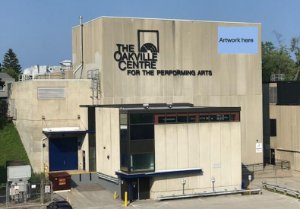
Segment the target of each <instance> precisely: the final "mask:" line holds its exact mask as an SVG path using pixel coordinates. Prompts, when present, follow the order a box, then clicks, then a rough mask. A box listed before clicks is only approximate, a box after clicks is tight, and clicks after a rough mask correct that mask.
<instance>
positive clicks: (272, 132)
mask: <svg viewBox="0 0 300 209" xmlns="http://www.w3.org/2000/svg"><path fill="white" fill-rule="evenodd" d="M276 135H277V128H276V119H270V136H276Z"/></svg>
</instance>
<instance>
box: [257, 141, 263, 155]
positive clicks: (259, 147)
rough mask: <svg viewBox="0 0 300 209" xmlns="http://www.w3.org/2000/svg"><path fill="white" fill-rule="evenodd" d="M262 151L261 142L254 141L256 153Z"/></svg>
mask: <svg viewBox="0 0 300 209" xmlns="http://www.w3.org/2000/svg"><path fill="white" fill-rule="evenodd" d="M262 152H263V144H262V143H256V153H262Z"/></svg>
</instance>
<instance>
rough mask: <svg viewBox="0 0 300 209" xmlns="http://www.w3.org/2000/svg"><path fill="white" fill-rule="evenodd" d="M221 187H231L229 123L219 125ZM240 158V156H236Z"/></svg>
mask: <svg viewBox="0 0 300 209" xmlns="http://www.w3.org/2000/svg"><path fill="white" fill-rule="evenodd" d="M220 125H221V133H220V135H221V165H220V166H221V186H226V185H232V176H231V172H232V171H231V170H232V167H233V166H232V158H231V151H232V150H231V140H232V138H231V123H221V124H220ZM236 157H237V158H240V156H236Z"/></svg>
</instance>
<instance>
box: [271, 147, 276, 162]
mask: <svg viewBox="0 0 300 209" xmlns="http://www.w3.org/2000/svg"><path fill="white" fill-rule="evenodd" d="M271 164H272V165H275V150H274V149H271Z"/></svg>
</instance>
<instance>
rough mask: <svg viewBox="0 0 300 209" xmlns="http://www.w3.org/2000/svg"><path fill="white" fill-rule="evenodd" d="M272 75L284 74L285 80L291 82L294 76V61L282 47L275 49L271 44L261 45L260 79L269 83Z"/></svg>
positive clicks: (288, 51)
mask: <svg viewBox="0 0 300 209" xmlns="http://www.w3.org/2000/svg"><path fill="white" fill-rule="evenodd" d="M272 74H284V75H285V80H293V79H294V77H295V74H296V65H295V61H294V60H293V59H292V57H291V53H290V50H289V49H288V48H287V47H285V46H284V45H282V44H280V47H278V48H276V47H275V46H274V44H273V43H272V42H265V43H262V77H263V81H264V82H268V81H270V77H271V75H272Z"/></svg>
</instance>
